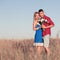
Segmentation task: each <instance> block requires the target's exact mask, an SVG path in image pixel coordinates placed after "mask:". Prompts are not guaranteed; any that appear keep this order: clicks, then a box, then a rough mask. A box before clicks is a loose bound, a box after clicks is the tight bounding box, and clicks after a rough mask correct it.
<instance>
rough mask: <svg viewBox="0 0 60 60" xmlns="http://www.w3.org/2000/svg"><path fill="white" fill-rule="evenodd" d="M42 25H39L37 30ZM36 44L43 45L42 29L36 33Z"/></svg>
mask: <svg viewBox="0 0 60 60" xmlns="http://www.w3.org/2000/svg"><path fill="white" fill-rule="evenodd" d="M40 26H41V25H40V24H39V23H38V24H37V25H36V28H37V27H40ZM34 43H43V39H42V29H41V28H39V29H38V30H36V33H35V38H34Z"/></svg>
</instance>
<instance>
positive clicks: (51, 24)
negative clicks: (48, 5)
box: [45, 17, 54, 28]
mask: <svg viewBox="0 0 60 60" xmlns="http://www.w3.org/2000/svg"><path fill="white" fill-rule="evenodd" d="M48 21H49V22H48V23H49V26H46V27H45V28H52V27H53V26H54V22H53V21H52V20H51V18H49V17H48Z"/></svg>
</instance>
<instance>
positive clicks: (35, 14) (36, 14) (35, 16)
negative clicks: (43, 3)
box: [34, 12, 39, 20]
mask: <svg viewBox="0 0 60 60" xmlns="http://www.w3.org/2000/svg"><path fill="white" fill-rule="evenodd" d="M38 19H39V13H38V12H35V13H34V20H38Z"/></svg>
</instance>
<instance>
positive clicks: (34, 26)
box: [33, 21, 39, 30]
mask: <svg viewBox="0 0 60 60" xmlns="http://www.w3.org/2000/svg"><path fill="white" fill-rule="evenodd" d="M36 24H37V22H36V21H33V30H38V29H39V28H36Z"/></svg>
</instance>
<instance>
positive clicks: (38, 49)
mask: <svg viewBox="0 0 60 60" xmlns="http://www.w3.org/2000/svg"><path fill="white" fill-rule="evenodd" d="M42 48H43V47H42V46H36V49H37V53H38V54H41V52H42Z"/></svg>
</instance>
